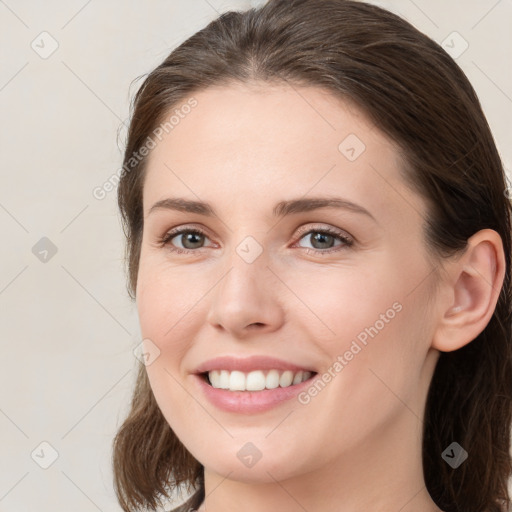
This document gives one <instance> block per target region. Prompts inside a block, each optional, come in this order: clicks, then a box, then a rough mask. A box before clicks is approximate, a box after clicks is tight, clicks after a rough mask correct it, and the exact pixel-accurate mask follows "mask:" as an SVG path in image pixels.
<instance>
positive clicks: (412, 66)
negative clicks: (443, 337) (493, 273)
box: [113, 0, 512, 512]
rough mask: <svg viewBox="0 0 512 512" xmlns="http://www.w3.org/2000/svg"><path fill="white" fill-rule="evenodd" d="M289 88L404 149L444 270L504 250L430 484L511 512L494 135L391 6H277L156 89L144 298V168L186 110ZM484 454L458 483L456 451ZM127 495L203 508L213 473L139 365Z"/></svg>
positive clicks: (189, 59) (181, 55) (447, 390)
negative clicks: (447, 453)
mask: <svg viewBox="0 0 512 512" xmlns="http://www.w3.org/2000/svg"><path fill="white" fill-rule="evenodd" d="M255 80H257V81H259V82H260V83H267V84H270V83H271V82H275V83H278V82H283V81H287V82H288V83H290V84H294V85H299V86H300V85H306V86H316V87H321V88H324V89H326V90H328V91H330V92H331V93H332V94H333V95H336V96H338V97H340V98H342V99H350V100H351V101H353V102H355V104H357V105H358V106H359V107H360V109H361V110H362V111H363V112H365V113H366V115H367V116H368V117H369V118H370V119H371V120H372V121H373V122H374V123H375V125H376V126H377V127H379V128H380V129H381V130H382V131H383V132H384V133H386V134H387V135H388V136H389V137H390V138H391V139H393V140H394V141H396V143H397V145H398V147H399V148H400V152H401V156H402V159H403V162H405V164H406V165H404V169H402V172H403V176H404V179H405V180H406V181H407V183H408V184H409V185H410V187H411V188H413V189H414V190H416V191H418V192H419V193H421V195H422V196H423V197H424V199H425V201H426V202H427V204H428V213H429V215H428V218H426V219H425V226H424V227H425V240H426V242H427V244H428V250H429V251H430V252H431V254H432V255H433V256H435V258H437V261H439V262H442V258H444V257H449V256H451V255H455V254H457V253H458V252H460V251H463V250H464V249H465V248H466V243H467V240H468V238H469V237H471V236H472V235H473V234H474V233H476V232H477V231H479V230H481V229H484V228H490V229H493V230H495V231H496V232H497V233H498V234H499V235H500V236H501V238H502V241H503V246H504V250H505V259H506V273H505V278H504V283H503V286H502V289H501V291H500V295H499V299H498V303H497V305H496V308H495V311H494V313H493V316H492V318H491V320H490V321H489V323H488V325H487V326H486V328H485V329H484V330H483V332H482V333H481V334H480V335H479V336H478V337H477V338H476V339H474V340H473V341H472V342H471V343H468V344H467V345H466V346H464V347H463V348H461V349H459V350H456V351H453V352H446V353H441V354H440V358H439V360H438V363H437V366H436V368H435V371H434V375H433V378H432V382H431V385H430V388H429V393H428V397H427V403H426V409H425V419H424V431H423V470H424V477H425V482H426V486H427V490H428V492H429V493H430V495H431V497H432V499H433V500H434V501H435V503H436V504H437V505H438V506H439V507H440V508H441V509H443V510H444V511H446V512H456V511H463V512H472V511H474V512H482V511H488V512H502V511H504V510H507V506H508V505H510V497H509V494H508V489H507V483H508V482H507V481H508V478H509V476H510V474H511V472H512V464H511V457H510V453H509V449H510V424H511V414H512V333H511V330H512V289H511V270H510V268H511V267H510V264H511V262H510V257H511V256H510V255H511V252H512V247H511V213H512V206H511V202H510V200H509V199H508V196H507V192H506V190H507V186H506V177H505V172H504V169H503V165H502V162H501V160H500V157H499V154H498V151H497V149H496V146H495V143H494V141H493V137H492V134H491V131H490V128H489V126H488V124H487V121H486V118H485V116H484V114H483V112H482V108H481V106H480V103H479V101H478V98H477V96H476V94H475V91H474V90H473V88H472V86H471V84H470V83H469V81H468V79H467V78H466V76H465V75H464V73H463V72H462V70H461V69H460V68H459V67H458V66H457V65H456V63H455V62H454V61H453V60H452V58H451V57H450V56H449V55H448V54H447V53H445V51H444V50H443V49H442V48H441V47H440V46H439V45H438V44H437V43H435V42H434V41H432V40H431V39H429V38H428V37H427V36H425V35H424V34H422V33H421V32H419V31H418V30H417V29H416V28H414V27H413V26H412V25H410V24H409V23H408V22H406V21H405V20H403V19H401V18H399V17H398V16H396V15H394V14H392V13H390V12H388V11H386V10H384V9H381V8H379V7H376V6H372V5H368V4H365V3H362V2H356V1H349V0H270V1H269V2H268V3H267V4H266V5H264V6H263V7H261V8H259V9H250V10H248V11H245V12H228V13H225V14H223V15H221V16H220V17H218V18H217V19H216V20H214V21H212V22H211V23H209V24H208V25H207V26H206V27H205V28H204V29H202V30H200V31H199V32H197V33H196V34H194V35H193V36H191V37H190V38H189V39H187V40H186V41H185V42H183V43H182V44H181V45H180V46H178V47H177V48H176V49H175V50H174V51H172V53H171V54H170V55H169V56H168V57H167V58H166V59H165V61H164V62H163V63H162V64H161V65H159V66H158V67H157V68H156V69H154V70H153V71H152V72H151V73H149V75H148V76H147V78H146V80H145V81H144V83H143V84H142V86H141V87H140V89H139V90H138V92H137V94H136V95H135V98H134V104H133V111H132V117H131V123H130V128H129V133H128V140H127V145H126V151H125V156H124V172H123V174H122V176H121V179H120V183H119V188H118V202H119V208H120V211H121V214H122V219H123V227H124V230H125V235H126V238H127V245H126V259H127V262H128V271H129V275H128V278H129V279H128V290H129V293H130V295H131V297H132V298H134V297H135V290H136V285H137V271H138V264H139V256H140V247H141V235H142V230H143V210H142V189H143V183H144V174H145V163H146V160H147V158H140V160H139V158H137V159H136V160H133V155H134V154H137V151H138V150H139V148H141V147H142V146H143V145H144V144H145V143H146V142H147V139H148V137H149V136H150V135H151V133H153V130H155V128H157V127H158V125H159V124H160V123H161V122H162V121H163V120H164V119H165V116H166V115H169V112H170V111H171V109H172V108H174V107H176V106H177V105H179V104H182V103H184V102H185V101H186V100H187V98H190V96H191V95H192V94H193V93H194V91H199V90H204V89H206V88H207V87H209V86H211V85H221V84H222V85H225V84H229V83H233V82H241V83H248V82H250V81H255ZM453 441H456V442H458V443H459V444H460V445H461V446H462V447H463V448H465V449H466V450H467V451H468V452H469V457H468V459H467V460H466V461H465V462H464V463H463V464H462V465H461V466H460V467H458V468H457V469H452V468H451V467H450V466H449V465H448V464H447V463H446V462H445V461H444V460H443V458H442V457H441V454H442V452H443V451H444V450H445V449H446V448H447V447H448V446H449V445H450V444H451V443H452V442H453ZM113 468H114V481H115V489H116V493H117V496H118V499H119V502H120V504H121V506H122V508H123V510H125V511H127V512H128V511H133V510H140V509H141V508H143V507H147V508H150V509H151V510H154V509H155V507H156V506H157V505H158V504H159V503H160V504H161V503H162V502H161V501H159V500H160V499H161V498H164V499H165V498H168V497H169V496H170V493H171V492H172V491H173V490H174V489H175V488H176V487H177V486H180V485H181V484H183V485H186V486H187V488H188V489H189V490H190V489H192V488H196V490H197V492H196V494H195V495H193V496H192V497H191V499H190V500H189V501H188V502H187V503H186V504H185V505H184V506H183V507H180V509H179V510H186V507H194V508H197V507H198V506H199V504H200V503H201V501H202V500H203V498H204V475H203V466H202V465H201V464H200V463H199V462H198V461H197V460H195V459H194V458H193V457H192V455H191V454H190V453H189V452H188V451H187V450H186V448H185V447H184V446H183V445H182V443H181V442H180V441H179V439H178V438H177V437H176V435H175V434H174V432H173V431H172V430H171V429H170V427H169V425H168V423H167V422H166V420H165V418H164V417H163V415H162V413H161V411H160V409H159V408H158V406H157V403H156V402H155V399H154V397H153V393H152V391H151V388H150V385H149V382H148V378H147V374H146V371H145V367H144V366H143V365H142V363H141V365H140V368H139V374H138V378H137V382H136V386H135V391H134V395H133V401H132V405H131V410H130V412H129V414H128V416H127V418H126V420H125V421H124V423H123V424H122V425H121V427H120V428H119V431H118V433H117V435H116V437H115V440H114V444H113Z"/></svg>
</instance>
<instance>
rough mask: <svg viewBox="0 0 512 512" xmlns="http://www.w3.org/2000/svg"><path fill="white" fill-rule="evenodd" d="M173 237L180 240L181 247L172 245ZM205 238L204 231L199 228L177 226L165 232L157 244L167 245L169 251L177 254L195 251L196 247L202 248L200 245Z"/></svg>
mask: <svg viewBox="0 0 512 512" xmlns="http://www.w3.org/2000/svg"><path fill="white" fill-rule="evenodd" d="M174 238H176V239H178V240H180V241H181V243H182V247H181V248H179V247H174V246H173V245H174V244H172V243H171V242H172V240H173V239H174ZM205 238H207V236H206V233H204V232H203V231H201V230H200V229H190V228H178V229H174V230H172V231H170V232H169V233H166V234H165V235H164V236H163V237H162V238H160V239H159V245H161V246H166V245H168V246H169V249H170V250H171V251H173V252H177V253H178V254H181V253H189V252H194V251H197V249H202V247H200V245H201V243H204V239H205ZM198 246H199V247H198Z"/></svg>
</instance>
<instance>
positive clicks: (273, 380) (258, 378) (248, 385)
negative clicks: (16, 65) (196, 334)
mask: <svg viewBox="0 0 512 512" xmlns="http://www.w3.org/2000/svg"><path fill="white" fill-rule="evenodd" d="M311 375H312V373H311V372H305V371H302V370H300V371H298V372H297V373H295V374H294V373H293V372H292V371H290V370H286V371H284V372H282V373H281V372H280V371H279V370H270V371H268V373H267V374H266V375H265V373H264V371H263V370H254V371H252V372H249V373H244V372H240V371H237V370H234V371H232V372H230V371H228V370H212V371H211V372H208V378H209V380H210V383H211V385H212V386H213V387H214V388H220V389H229V390H230V391H261V390H263V389H275V388H277V387H282V388H286V387H288V386H292V385H295V384H300V383H301V382H304V381H305V380H307V379H309V378H310V377H311Z"/></svg>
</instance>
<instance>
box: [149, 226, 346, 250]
mask: <svg viewBox="0 0 512 512" xmlns="http://www.w3.org/2000/svg"><path fill="white" fill-rule="evenodd" d="M306 229H307V228H302V229H300V230H299V234H301V233H302V234H301V237H300V239H299V240H302V239H307V237H309V240H310V243H312V244H313V248H312V249H310V248H308V247H304V246H302V245H299V247H303V248H304V249H306V252H307V253H312V254H315V255H316V254H322V255H324V254H330V253H332V252H338V251H340V250H344V249H346V248H348V247H351V246H352V245H353V244H354V240H353V239H352V238H350V237H349V236H348V235H346V234H345V233H344V232H342V231H338V230H336V229H334V228H326V227H322V228H315V227H313V228H311V227H310V228H309V230H307V231H306ZM313 235H314V236H313ZM175 238H176V239H177V240H179V241H180V242H181V244H182V247H176V246H175V245H174V243H173V242H172V241H173V240H174V239H175ZM205 239H208V237H207V235H206V233H205V232H204V231H202V230H201V229H197V228H195V229H192V228H187V227H182V228H177V229H173V230H172V231H170V232H168V233H166V234H165V235H164V236H163V237H161V238H159V240H158V243H159V246H161V247H164V246H168V248H169V250H170V251H172V252H176V253H178V254H183V253H193V252H197V251H198V250H199V249H204V247H202V246H201V244H203V243H204V240H205ZM336 240H338V241H339V242H340V243H339V244H338V245H337V246H334V247H338V249H334V250H333V246H332V244H333V243H334V242H335V241H336ZM315 246H316V247H315Z"/></svg>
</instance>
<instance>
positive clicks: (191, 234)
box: [185, 233, 202, 248]
mask: <svg viewBox="0 0 512 512" xmlns="http://www.w3.org/2000/svg"><path fill="white" fill-rule="evenodd" d="M191 237H192V241H191V240H190V238H191ZM194 237H196V238H199V240H201V237H202V235H201V234H199V233H189V234H188V235H185V240H186V244H187V243H189V242H190V241H191V242H192V244H194V243H198V242H194V241H193V238H194ZM199 243H200V242H199ZM186 244H185V247H186ZM187 248H190V247H187Z"/></svg>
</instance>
